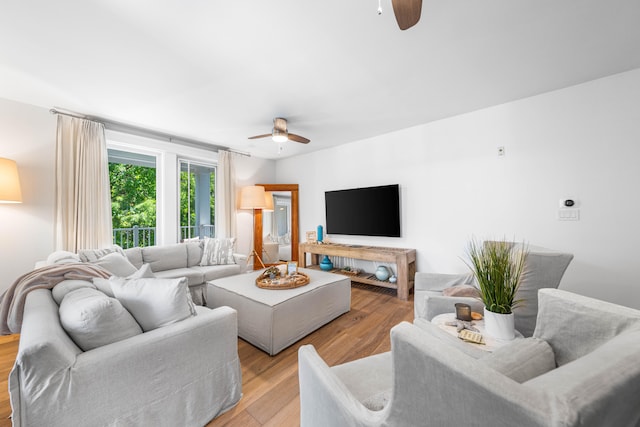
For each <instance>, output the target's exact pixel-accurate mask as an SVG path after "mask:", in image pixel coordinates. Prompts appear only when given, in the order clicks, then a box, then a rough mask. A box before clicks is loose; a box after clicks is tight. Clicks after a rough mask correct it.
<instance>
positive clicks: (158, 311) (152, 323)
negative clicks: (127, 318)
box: [111, 277, 196, 332]
mask: <svg viewBox="0 0 640 427" xmlns="http://www.w3.org/2000/svg"><path fill="white" fill-rule="evenodd" d="M111 289H112V290H113V293H114V295H115V296H116V298H118V300H119V301H120V302H121V303H122V305H124V307H125V308H126V309H127V310H129V312H130V313H131V314H132V315H133V317H134V318H135V319H136V321H137V322H138V323H139V324H140V326H142V330H144V331H145V332H146V331H150V330H153V329H156V328H160V327H163V326H166V325H170V324H172V323H176V322H179V321H181V320H184V319H186V318H188V317H191V316H194V315H195V314H196V311H195V306H194V304H193V301H192V300H191V294H190V293H189V287H188V286H187V279H186V278H184V277H182V278H179V279H131V280H128V279H123V278H112V279H111Z"/></svg>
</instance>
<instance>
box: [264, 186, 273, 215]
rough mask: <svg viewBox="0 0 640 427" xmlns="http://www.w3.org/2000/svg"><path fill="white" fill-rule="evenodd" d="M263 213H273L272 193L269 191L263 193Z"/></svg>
mask: <svg viewBox="0 0 640 427" xmlns="http://www.w3.org/2000/svg"><path fill="white" fill-rule="evenodd" d="M262 210H263V211H268V212H273V211H274V208H273V193H272V192H270V191H265V193H264V208H263V209H262Z"/></svg>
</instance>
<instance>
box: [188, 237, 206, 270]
mask: <svg viewBox="0 0 640 427" xmlns="http://www.w3.org/2000/svg"><path fill="white" fill-rule="evenodd" d="M183 244H184V245H185V246H186V247H187V267H193V266H194V265H199V264H200V260H202V248H203V247H204V240H197V241H193V242H185V243H183Z"/></svg>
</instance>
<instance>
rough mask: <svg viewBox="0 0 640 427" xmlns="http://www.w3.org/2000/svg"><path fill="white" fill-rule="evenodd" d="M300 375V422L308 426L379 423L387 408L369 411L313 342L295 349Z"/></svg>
mask: <svg viewBox="0 0 640 427" xmlns="http://www.w3.org/2000/svg"><path fill="white" fill-rule="evenodd" d="M298 373H299V378H300V425H301V427H309V426H346V425H348V426H353V427H356V426H363V427H364V426H370V427H374V426H378V425H381V423H382V421H383V419H384V417H385V415H386V413H387V412H388V407H387V408H385V409H383V410H382V411H370V410H369V409H367V408H365V407H364V406H363V405H362V403H360V402H359V401H358V399H357V398H356V397H355V396H354V395H353V394H352V393H351V392H350V391H349V389H348V388H347V386H346V385H345V384H344V383H343V382H342V381H340V379H339V378H338V377H337V376H336V374H335V373H334V372H333V371H332V370H331V368H329V366H327V364H326V363H325V362H324V360H322V358H321V357H320V356H319V355H318V353H317V352H316V349H315V348H314V347H313V346H312V345H303V346H301V347H300V349H299V350H298Z"/></svg>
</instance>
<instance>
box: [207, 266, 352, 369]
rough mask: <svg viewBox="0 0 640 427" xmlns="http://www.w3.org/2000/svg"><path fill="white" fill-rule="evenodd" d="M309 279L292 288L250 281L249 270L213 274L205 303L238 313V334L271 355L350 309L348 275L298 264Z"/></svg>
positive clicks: (349, 282)
mask: <svg viewBox="0 0 640 427" xmlns="http://www.w3.org/2000/svg"><path fill="white" fill-rule="evenodd" d="M300 271H301V272H303V273H305V274H307V275H308V276H309V279H310V283H309V284H308V285H305V286H301V287H299V288H295V289H283V290H272V289H262V288H259V287H257V286H256V283H255V281H256V277H257V276H258V275H259V274H260V273H261V272H262V270H260V271H254V272H251V273H246V274H239V275H236V276H229V277H224V278H222V279H215V280H212V281H210V282H209V283H208V285H207V306H208V307H211V308H216V307H220V306H223V305H226V306H229V307H232V308H234V309H235V310H236V311H237V312H238V336H240V338H242V339H244V340H245V341H248V342H250V343H251V344H253V345H255V346H256V347H258V348H260V349H262V350H264V351H266V352H267V353H269V354H270V355H272V356H273V355H275V354H277V353H279V352H280V351H282V350H283V349H285V348H286V347H288V346H290V345H291V344H293V343H294V342H296V341H298V340H299V339H300V338H302V337H304V336H306V335H308V334H309V333H311V332H313V331H315V330H316V329H318V328H319V327H320V326H322V325H324V324H326V323H329V322H330V321H331V320H333V319H335V318H336V317H338V316H340V315H341V314H343V313H346V312H348V311H349V310H350V309H351V280H350V279H349V278H348V277H345V276H342V275H339V274H333V273H326V272H324V271H318V270H310V269H306V268H301V269H300Z"/></svg>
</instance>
